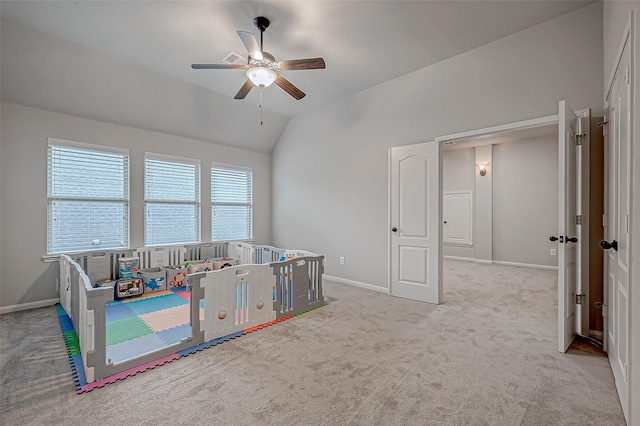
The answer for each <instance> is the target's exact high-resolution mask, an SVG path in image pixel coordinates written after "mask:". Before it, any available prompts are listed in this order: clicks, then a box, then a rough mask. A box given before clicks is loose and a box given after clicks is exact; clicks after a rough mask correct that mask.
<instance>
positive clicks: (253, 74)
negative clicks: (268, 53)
mask: <svg viewBox="0 0 640 426" xmlns="http://www.w3.org/2000/svg"><path fill="white" fill-rule="evenodd" d="M277 77H278V75H277V74H276V73H275V71H273V70H272V69H269V68H264V67H253V68H249V69H248V70H247V78H248V79H249V80H251V82H252V83H253V84H255V85H256V86H258V87H268V86H270V85H271V84H272V83H273V82H274V81H276V78H277Z"/></svg>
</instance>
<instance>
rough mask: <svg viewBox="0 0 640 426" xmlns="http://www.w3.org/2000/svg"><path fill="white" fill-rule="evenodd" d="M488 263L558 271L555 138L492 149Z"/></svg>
mask: <svg viewBox="0 0 640 426" xmlns="http://www.w3.org/2000/svg"><path fill="white" fill-rule="evenodd" d="M492 166H493V258H494V260H497V261H505V262H515V263H526V264H533V265H546V266H558V258H557V257H556V256H551V255H550V254H549V253H550V252H549V250H550V249H551V248H557V243H552V242H550V241H549V236H550V235H557V233H558V138H557V137H554V136H552V137H547V138H540V139H526V140H523V141H518V142H511V143H504V144H498V145H494V146H493V163H492Z"/></svg>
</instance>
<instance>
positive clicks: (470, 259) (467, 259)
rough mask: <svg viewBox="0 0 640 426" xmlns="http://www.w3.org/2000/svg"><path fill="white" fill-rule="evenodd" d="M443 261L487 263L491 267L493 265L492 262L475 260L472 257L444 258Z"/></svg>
mask: <svg viewBox="0 0 640 426" xmlns="http://www.w3.org/2000/svg"><path fill="white" fill-rule="evenodd" d="M442 258H443V259H452V260H462V261H465V262H475V263H486V264H488V265H491V264H492V263H493V261H492V260H484V259H474V258H472V257H460V256H445V255H443V256H442Z"/></svg>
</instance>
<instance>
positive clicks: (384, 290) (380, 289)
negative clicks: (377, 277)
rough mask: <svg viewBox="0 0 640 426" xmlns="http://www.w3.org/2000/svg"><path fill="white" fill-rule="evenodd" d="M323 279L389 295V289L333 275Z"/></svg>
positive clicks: (325, 275)
mask: <svg viewBox="0 0 640 426" xmlns="http://www.w3.org/2000/svg"><path fill="white" fill-rule="evenodd" d="M322 279H323V280H325V281H335V282H337V283H340V284H347V285H351V286H354V287H360V288H364V289H366V290H373V291H377V292H380V293H384V294H389V289H388V288H385V287H380V286H378V285H373V284H367V283H362V282H360V281H354V280H348V279H346V278H340V277H334V276H332V275H327V274H324V275H323V278H322Z"/></svg>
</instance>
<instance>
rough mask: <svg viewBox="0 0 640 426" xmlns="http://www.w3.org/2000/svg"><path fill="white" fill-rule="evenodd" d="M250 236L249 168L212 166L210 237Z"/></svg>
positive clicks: (215, 238) (250, 191)
mask: <svg viewBox="0 0 640 426" xmlns="http://www.w3.org/2000/svg"><path fill="white" fill-rule="evenodd" d="M252 238H253V205H252V171H251V170H248V169H241V168H234V167H227V166H219V165H213V166H212V167H211V239H212V241H225V240H250V239H252Z"/></svg>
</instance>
